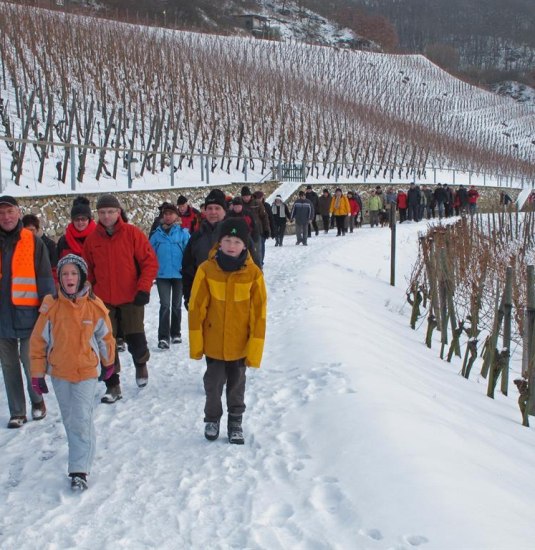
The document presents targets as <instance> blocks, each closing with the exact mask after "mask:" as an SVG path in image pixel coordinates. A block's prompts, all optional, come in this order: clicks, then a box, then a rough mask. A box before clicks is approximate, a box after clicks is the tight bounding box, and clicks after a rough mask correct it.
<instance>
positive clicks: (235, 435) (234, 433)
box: [227, 414, 244, 445]
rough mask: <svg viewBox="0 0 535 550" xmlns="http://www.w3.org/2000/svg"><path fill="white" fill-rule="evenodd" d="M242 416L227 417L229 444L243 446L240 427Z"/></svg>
mask: <svg viewBox="0 0 535 550" xmlns="http://www.w3.org/2000/svg"><path fill="white" fill-rule="evenodd" d="M241 421H242V415H241V414H240V415H231V414H229V416H228V425H227V429H228V441H229V443H234V444H235V445H243V443H244V439H243V430H242V427H241Z"/></svg>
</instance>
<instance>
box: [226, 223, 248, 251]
mask: <svg viewBox="0 0 535 550" xmlns="http://www.w3.org/2000/svg"><path fill="white" fill-rule="evenodd" d="M223 237H237V238H238V239H241V240H242V241H243V243H244V244H245V245H246V246H247V241H248V240H249V226H248V225H247V222H246V221H245V220H244V219H242V218H226V219H225V220H223V221H222V222H221V225H220V226H219V240H220V241H221V239H222V238H223Z"/></svg>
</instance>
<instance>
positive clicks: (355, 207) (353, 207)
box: [347, 191, 360, 233]
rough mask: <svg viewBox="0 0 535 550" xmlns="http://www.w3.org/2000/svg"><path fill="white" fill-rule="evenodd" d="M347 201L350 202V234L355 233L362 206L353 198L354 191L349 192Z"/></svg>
mask: <svg viewBox="0 0 535 550" xmlns="http://www.w3.org/2000/svg"><path fill="white" fill-rule="evenodd" d="M347 200H348V201H349V232H350V233H353V229H354V228H355V225H356V224H357V219H358V217H359V214H360V205H359V203H358V202H357V200H356V199H355V197H354V196H353V192H352V191H348V192H347Z"/></svg>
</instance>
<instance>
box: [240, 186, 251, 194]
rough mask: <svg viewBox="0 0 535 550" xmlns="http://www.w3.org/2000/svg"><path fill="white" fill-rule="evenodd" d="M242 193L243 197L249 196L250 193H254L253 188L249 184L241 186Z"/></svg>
mask: <svg viewBox="0 0 535 550" xmlns="http://www.w3.org/2000/svg"><path fill="white" fill-rule="evenodd" d="M240 195H241V196H242V197H247V196H248V195H252V193H251V189H250V188H249V187H248V186H247V185H244V186H243V187H242V188H241V192H240Z"/></svg>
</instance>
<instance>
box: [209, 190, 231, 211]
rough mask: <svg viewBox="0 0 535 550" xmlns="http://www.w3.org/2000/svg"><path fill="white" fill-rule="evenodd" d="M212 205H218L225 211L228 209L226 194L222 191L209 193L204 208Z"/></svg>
mask: <svg viewBox="0 0 535 550" xmlns="http://www.w3.org/2000/svg"><path fill="white" fill-rule="evenodd" d="M210 204H218V205H219V206H221V207H223V208H224V209H225V210H226V209H227V201H226V199H225V193H223V191H221V189H212V190H211V191H210V193H208V196H207V197H206V199H205V200H204V206H205V207H206V206H209V205H210Z"/></svg>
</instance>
